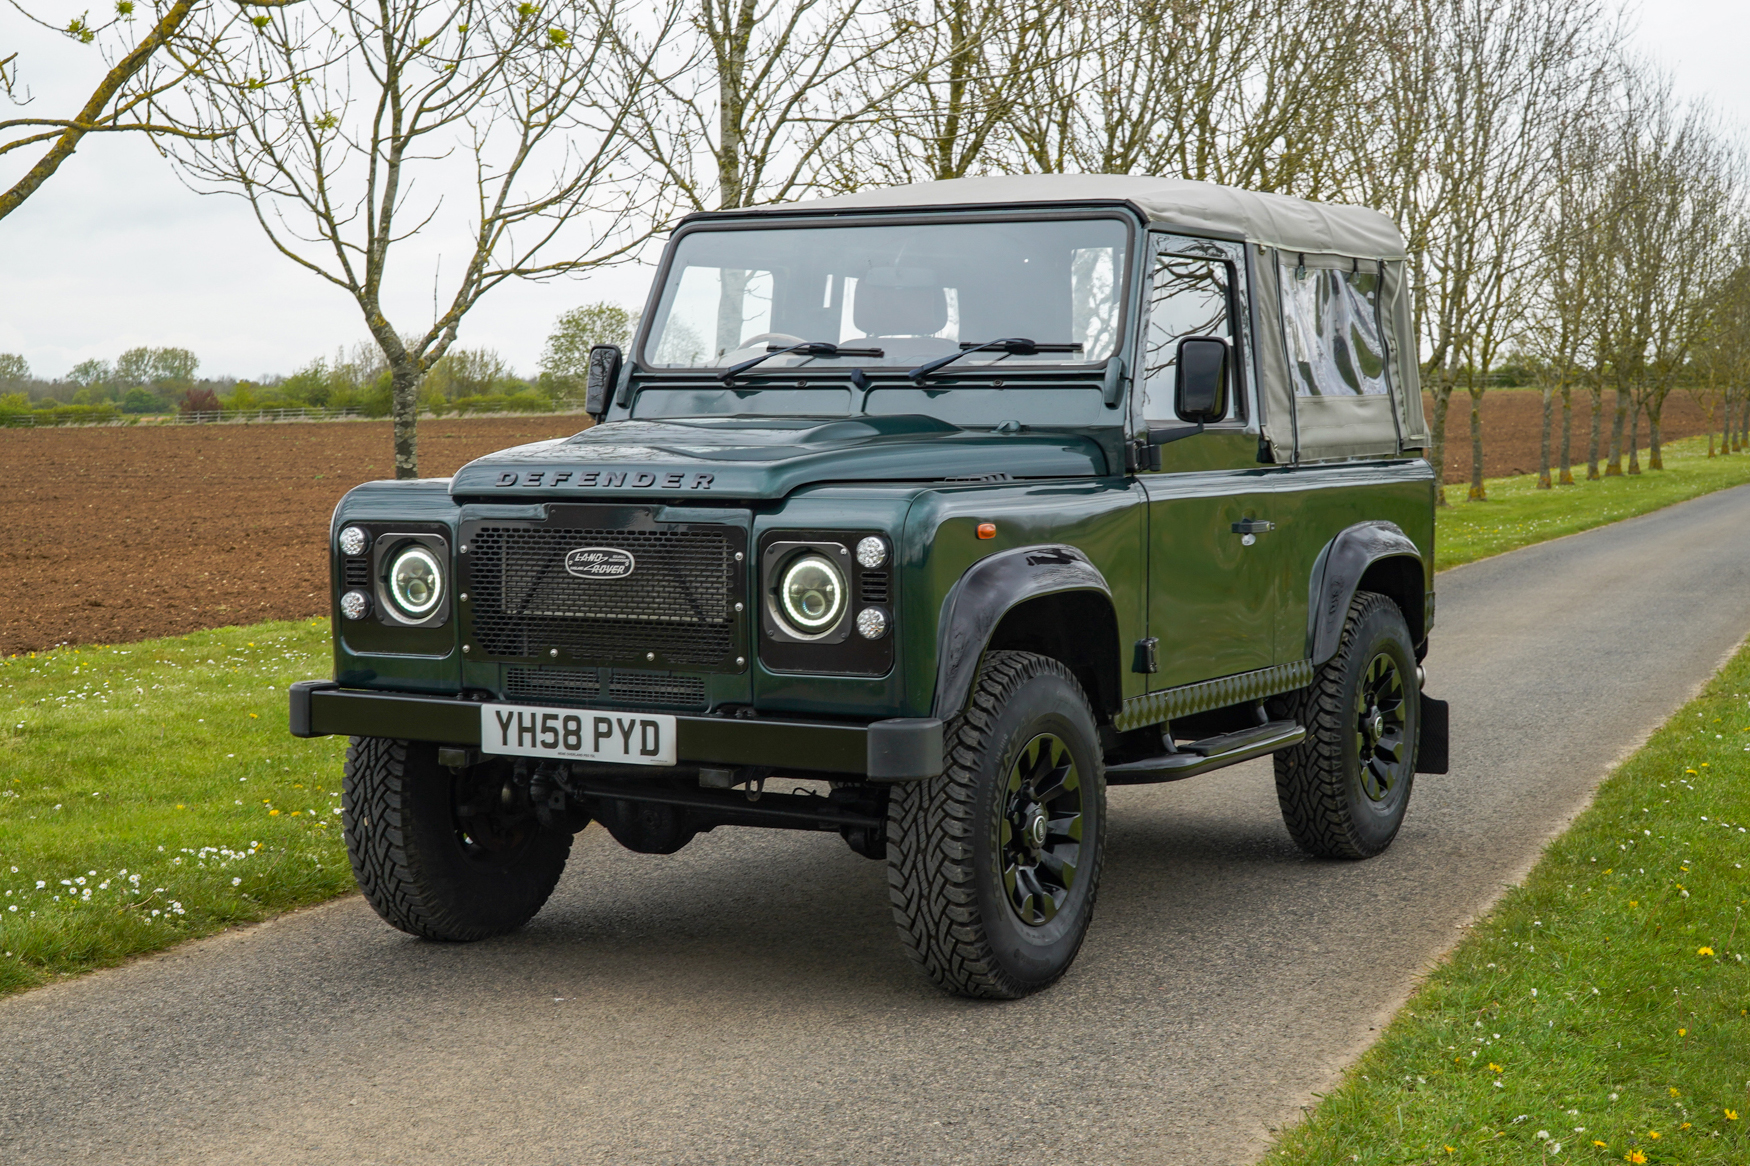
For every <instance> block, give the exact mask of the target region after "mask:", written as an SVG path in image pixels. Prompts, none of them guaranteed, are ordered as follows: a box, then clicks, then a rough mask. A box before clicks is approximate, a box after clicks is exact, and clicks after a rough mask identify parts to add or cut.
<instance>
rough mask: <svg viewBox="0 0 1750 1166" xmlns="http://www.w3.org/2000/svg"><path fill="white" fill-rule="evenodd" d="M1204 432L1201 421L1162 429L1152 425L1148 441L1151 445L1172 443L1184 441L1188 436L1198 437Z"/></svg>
mask: <svg viewBox="0 0 1750 1166" xmlns="http://www.w3.org/2000/svg"><path fill="white" fill-rule="evenodd" d="M1202 432H1203V422H1201V421H1199V422H1198V423H1197V424H1195V425H1174V426H1170V427H1165V428H1161V429H1156V428H1155V427H1154V426H1152V425H1151V426H1149V430H1148V443H1149V444H1150V445H1171V444H1172V443H1173V442H1175V441H1182V440H1183V439H1185V438H1187V437H1196V436H1197V435H1198V434H1199V433H1202Z"/></svg>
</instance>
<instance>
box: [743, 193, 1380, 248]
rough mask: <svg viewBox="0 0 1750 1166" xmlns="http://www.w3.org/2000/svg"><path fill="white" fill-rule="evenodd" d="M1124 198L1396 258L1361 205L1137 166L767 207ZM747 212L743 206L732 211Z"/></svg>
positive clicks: (1166, 217)
mask: <svg viewBox="0 0 1750 1166" xmlns="http://www.w3.org/2000/svg"><path fill="white" fill-rule="evenodd" d="M1053 202H1083V203H1085V202H1127V203H1129V204H1130V205H1132V206H1134V207H1135V208H1136V209H1137V210H1139V211H1141V212H1142V214H1143V215H1144V216H1145V217H1146V218H1148V219H1149V220H1150V221H1152V222H1158V223H1162V224H1171V225H1172V226H1175V227H1180V228H1183V229H1185V230H1188V231H1192V232H1196V233H1207V234H1211V235H1217V236H1221V237H1224V238H1229V239H1243V240H1245V241H1247V242H1250V243H1258V244H1261V245H1263V246H1265V247H1277V248H1281V249H1282V250H1284V251H1305V252H1309V253H1314V252H1317V253H1326V254H1335V255H1348V256H1353V257H1355V258H1359V259H1401V258H1403V256H1404V238H1403V236H1402V235H1400V234H1399V233H1398V229H1397V226H1396V225H1395V224H1394V223H1393V222H1392V221H1391V220H1390V219H1388V218H1387V217H1386V216H1384V215H1382V214H1380V213H1379V212H1378V211H1371V210H1368V209H1367V208H1365V207H1357V206H1342V205H1338V204H1327V203H1317V202H1307V201H1306V200H1304V199H1299V198H1289V197H1287V196H1285V195H1280V194H1260V193H1258V192H1257V191H1252V190H1238V189H1236V188H1234V187H1231V186H1217V185H1216V184H1215V183H1213V182H1192V181H1189V180H1188V179H1183V178H1152V177H1149V176H1147V175H1142V174H1014V175H1002V176H998V177H992V178H951V179H948V180H946V181H943V182H917V183H913V184H912V185H910V186H883V187H878V188H873V189H870V190H864V191H859V192H858V193H856V194H844V195H838V196H836V197H833V198H817V199H809V200H807V201H805V202H795V203H783V204H779V205H777V206H774V207H763V208H749V209H750V211H752V212H754V213H757V212H758V211H761V210H766V211H789V212H791V213H795V212H797V211H816V210H819V211H838V210H865V209H866V210H877V209H895V208H900V207H916V208H922V207H943V208H947V207H969V206H994V205H1000V204H1003V203H1014V204H1032V205H1038V204H1040V203H1053ZM737 213H748V212H737Z"/></svg>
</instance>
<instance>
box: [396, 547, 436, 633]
mask: <svg viewBox="0 0 1750 1166" xmlns="http://www.w3.org/2000/svg"><path fill="white" fill-rule="evenodd" d="M389 597H390V598H391V599H393V600H394V601H395V606H396V607H398V608H400V609H401V611H402V613H403V614H405V615H407V616H410V617H412V618H413V619H424V618H425V617H427V616H429V615H431V613H432V612H434V611H436V610H437V606H438V604H439V603H440V602H442V600H443V597H444V571H443V567H442V566H441V565H440V564H439V563H438V560H437V556H436V555H434V554H432V553H431V551H430V550H428V549H427V548H425V547H422V546H411V547H408V548H407V549H406V550H404V551H402V552H401V553H400V554H398V555H396V556H395V561H394V562H393V563H392V564H390V567H389Z"/></svg>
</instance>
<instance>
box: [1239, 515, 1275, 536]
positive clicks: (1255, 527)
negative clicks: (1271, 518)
mask: <svg viewBox="0 0 1750 1166" xmlns="http://www.w3.org/2000/svg"><path fill="white" fill-rule="evenodd" d="M1275 529H1276V524H1275V523H1274V522H1265V521H1264V520H1263V519H1262V518H1242V519H1240V520H1239V521H1238V522H1236V523H1234V525H1233V532H1234V533H1235V534H1264V533H1266V532H1268V531H1272V530H1275Z"/></svg>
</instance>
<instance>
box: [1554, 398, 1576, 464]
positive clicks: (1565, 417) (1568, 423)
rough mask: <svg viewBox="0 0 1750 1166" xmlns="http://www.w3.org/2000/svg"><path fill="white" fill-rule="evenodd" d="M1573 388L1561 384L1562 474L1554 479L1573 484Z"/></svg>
mask: <svg viewBox="0 0 1750 1166" xmlns="http://www.w3.org/2000/svg"><path fill="white" fill-rule="evenodd" d="M1573 448H1574V390H1573V389H1570V388H1568V387H1567V386H1566V385H1564V386H1562V474H1561V477H1559V478H1557V479H1556V481H1558V482H1560V483H1561V484H1562V485H1564V486H1572V485H1573V484H1574V457H1573Z"/></svg>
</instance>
